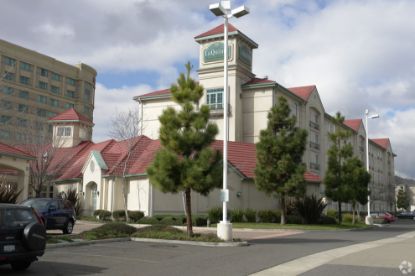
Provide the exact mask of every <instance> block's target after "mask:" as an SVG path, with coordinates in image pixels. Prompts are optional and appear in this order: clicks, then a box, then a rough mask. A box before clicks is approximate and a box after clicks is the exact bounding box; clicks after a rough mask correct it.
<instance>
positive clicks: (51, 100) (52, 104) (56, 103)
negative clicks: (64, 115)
mask: <svg viewBox="0 0 415 276" xmlns="http://www.w3.org/2000/svg"><path fill="white" fill-rule="evenodd" d="M49 105H51V106H53V107H59V101H58V100H56V99H49Z"/></svg>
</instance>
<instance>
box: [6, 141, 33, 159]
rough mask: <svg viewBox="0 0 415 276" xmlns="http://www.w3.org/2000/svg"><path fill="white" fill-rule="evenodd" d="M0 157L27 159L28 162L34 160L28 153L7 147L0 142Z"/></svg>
mask: <svg viewBox="0 0 415 276" xmlns="http://www.w3.org/2000/svg"><path fill="white" fill-rule="evenodd" d="M0 155H5V156H10V157H17V158H21V159H28V160H30V159H35V157H34V156H33V155H31V154H30V153H28V152H26V151H24V150H22V149H18V148H15V147H12V146H9V145H7V144H4V143H1V142H0Z"/></svg>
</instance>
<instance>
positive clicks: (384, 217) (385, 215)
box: [372, 212, 396, 223]
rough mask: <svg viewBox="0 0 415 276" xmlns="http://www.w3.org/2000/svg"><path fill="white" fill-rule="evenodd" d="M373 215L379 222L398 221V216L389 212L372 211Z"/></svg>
mask: <svg viewBox="0 0 415 276" xmlns="http://www.w3.org/2000/svg"><path fill="white" fill-rule="evenodd" d="M372 217H373V218H374V219H375V221H378V222H380V221H382V222H384V223H391V222H394V221H396V217H395V216H394V215H392V214H391V213H389V212H380V213H372Z"/></svg>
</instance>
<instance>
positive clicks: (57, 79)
mask: <svg viewBox="0 0 415 276" xmlns="http://www.w3.org/2000/svg"><path fill="white" fill-rule="evenodd" d="M51 78H52V80H55V81H60V80H61V75H59V74H56V73H53V72H52V76H51Z"/></svg>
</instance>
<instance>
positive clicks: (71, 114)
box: [49, 108, 93, 124]
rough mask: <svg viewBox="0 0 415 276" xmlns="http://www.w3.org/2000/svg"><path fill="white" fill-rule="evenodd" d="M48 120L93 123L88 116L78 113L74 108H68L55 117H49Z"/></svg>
mask: <svg viewBox="0 0 415 276" xmlns="http://www.w3.org/2000/svg"><path fill="white" fill-rule="evenodd" d="M49 122H84V123H87V124H93V123H92V121H91V120H90V119H89V118H87V117H85V116H84V115H82V114H79V113H78V112H77V111H76V110H75V109H74V108H70V109H68V110H66V111H64V112H62V113H60V114H58V115H56V116H55V117H52V118H49Z"/></svg>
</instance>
